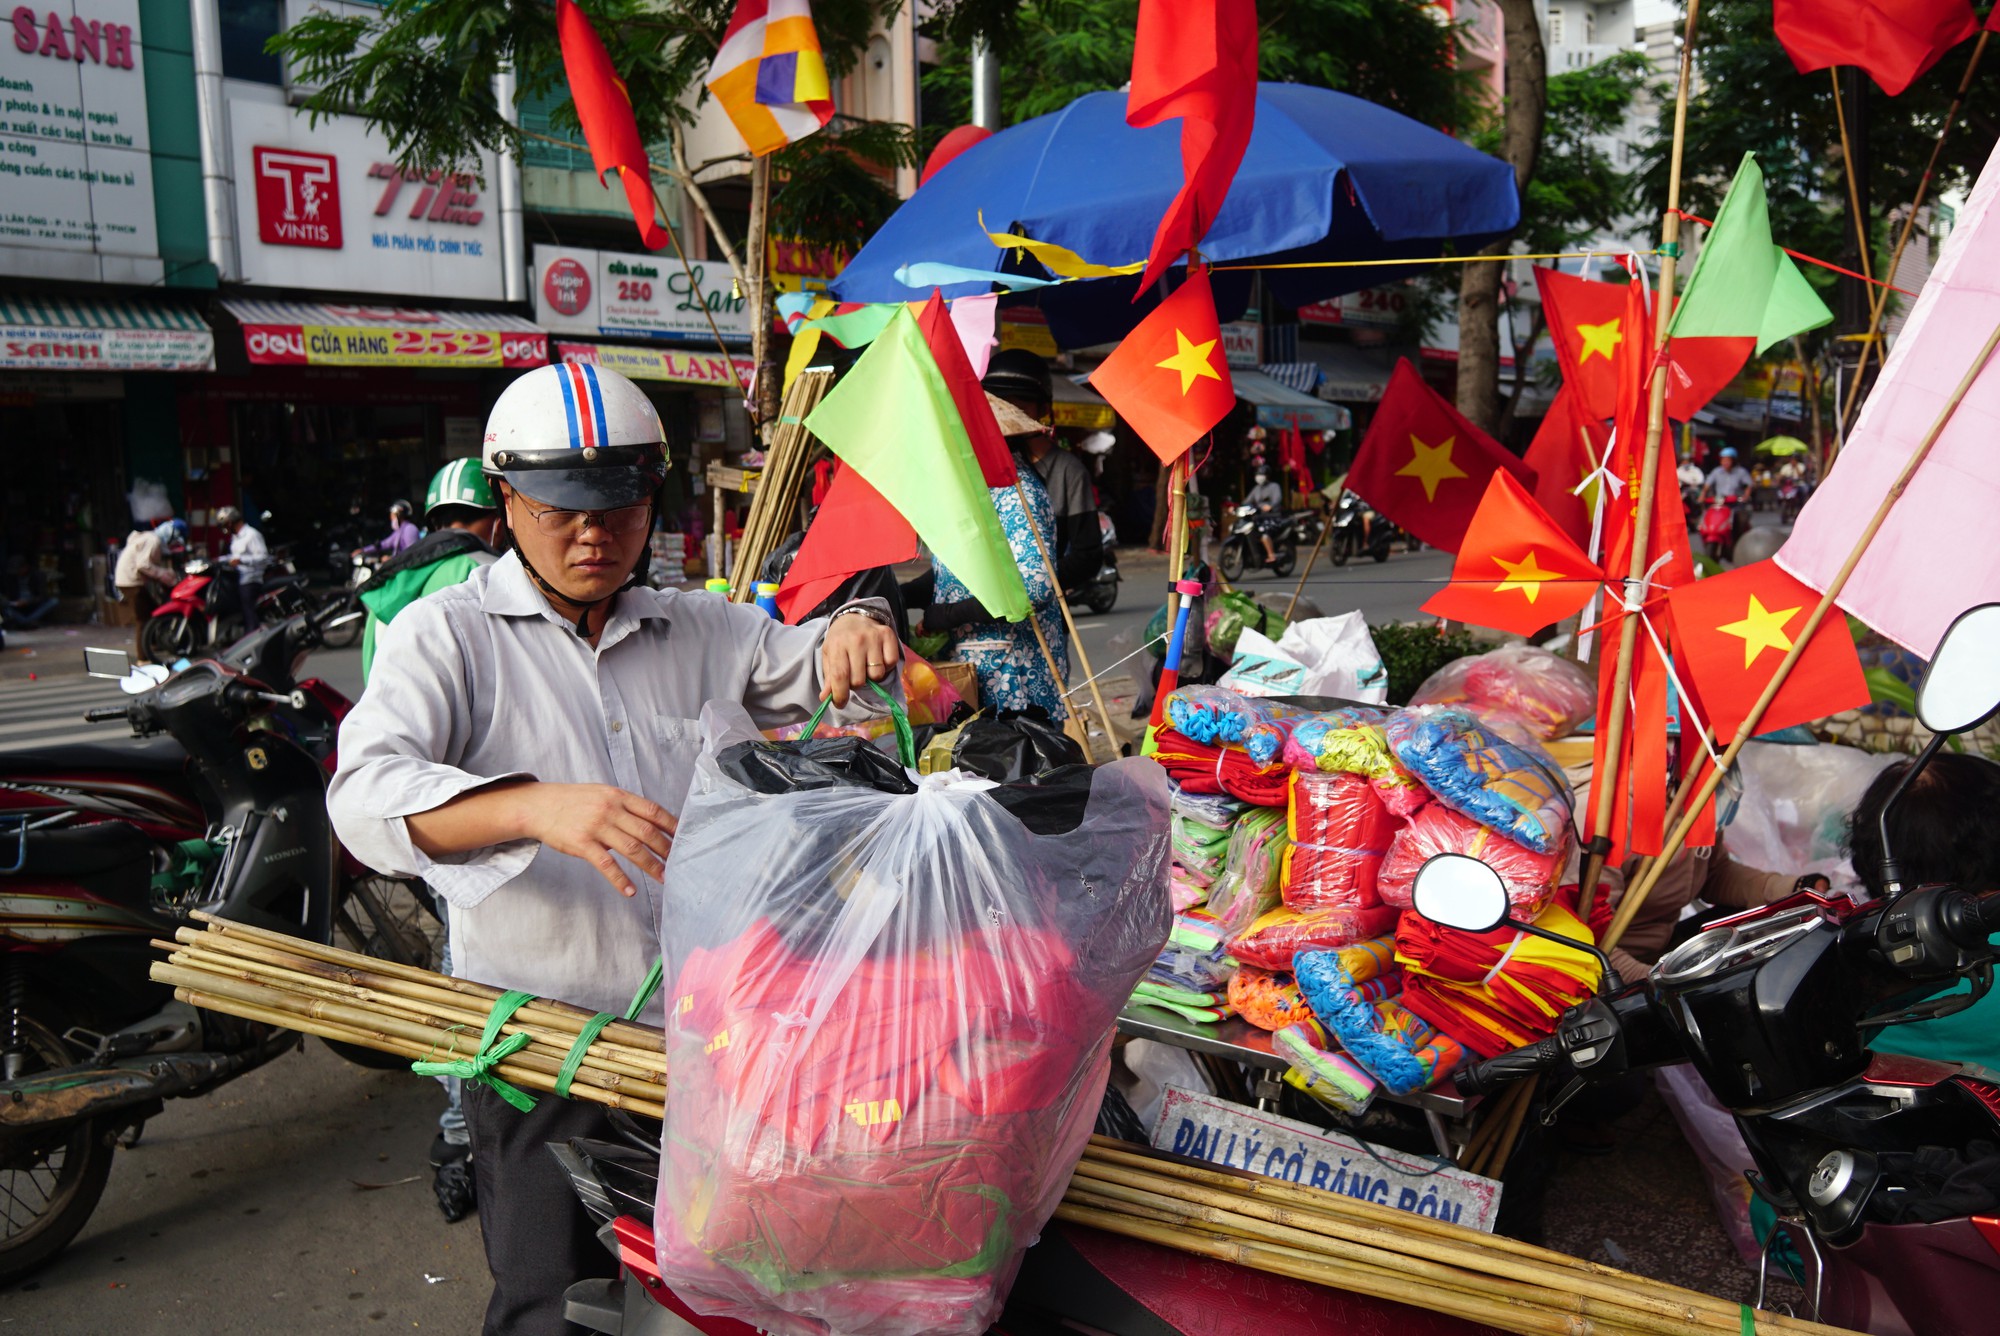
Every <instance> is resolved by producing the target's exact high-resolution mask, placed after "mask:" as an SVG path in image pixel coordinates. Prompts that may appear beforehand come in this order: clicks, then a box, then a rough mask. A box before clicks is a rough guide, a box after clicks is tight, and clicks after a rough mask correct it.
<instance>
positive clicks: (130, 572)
mask: <svg viewBox="0 0 2000 1336" xmlns="http://www.w3.org/2000/svg"><path fill="white" fill-rule="evenodd" d="M185 551H187V525H186V524H184V523H182V522H181V521H180V520H177V519H175V518H174V517H173V516H171V515H169V516H168V517H167V518H166V519H163V520H161V521H160V522H159V523H158V524H155V525H152V526H151V527H145V526H141V527H139V528H136V529H134V530H132V532H131V533H129V534H127V535H126V536H125V546H124V547H122V548H120V549H119V551H118V566H117V569H116V570H114V571H113V572H112V575H111V583H112V584H114V585H116V586H117V588H118V599H119V601H120V602H121V603H123V604H124V605H125V606H126V607H127V608H129V609H130V610H131V613H132V615H133V617H135V618H136V619H137V622H138V629H137V630H136V631H135V632H133V635H134V637H135V640H134V649H133V655H132V662H134V663H145V662H146V623H147V622H148V621H149V620H151V618H152V616H153V609H155V608H157V607H159V606H160V594H161V592H163V590H164V589H171V588H173V586H174V582H175V581H177V580H179V579H180V575H179V574H178V573H177V572H176V571H175V570H174V566H173V559H174V558H175V557H177V556H179V555H180V554H181V553H183V552H185Z"/></svg>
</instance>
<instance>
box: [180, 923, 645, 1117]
mask: <svg viewBox="0 0 2000 1336" xmlns="http://www.w3.org/2000/svg"><path fill="white" fill-rule="evenodd" d="M196 917H197V918H199V919H200V920H201V921H202V922H204V923H206V924H207V925H208V927H207V931H205V932H204V931H201V930H199V929H195V928H181V929H179V930H178V931H177V932H176V933H175V934H174V937H175V940H174V941H172V942H164V941H155V942H154V943H153V945H154V946H156V947H158V948H160V949H161V950H164V951H166V952H168V953H169V954H168V956H167V959H166V960H164V961H158V962H155V963H154V965H153V968H152V976H153V978H154V980H155V981H157V982H159V983H165V984H171V985H173V989H174V996H175V997H176V998H178V999H180V1000H181V1001H183V1002H187V1003H190V1004H192V1005H194V1006H197V1007H205V1008H207V1009H209V1010H211V1011H220V1012H224V1013H227V1014H228V1015H231V1016H240V1017H243V1018H244V1019H245V1020H253V1021H265V1022H268V1023H270V1024H272V1025H277V1026H282V1027H283V1028H285V1029H287V1030H299V1031H302V1032H304V1033H306V1034H313V1035H318V1036H319V1037H320V1038H322V1039H333V1040H338V1041H340V1042H343V1043H348V1044H356V1045H359V1046H361V1047H363V1048H371V1049H375V1050H378V1051H379V1052H383V1053H392V1054H394V1055H396V1056H397V1057H403V1058H409V1059H410V1060H412V1061H428V1062H443V1061H449V1060H452V1059H465V1058H470V1057H472V1056H473V1054H474V1053H475V1052H476V1051H477V1050H478V1048H479V1040H480V1034H481V1032H482V1031H483V1030H484V1029H485V1026H486V1019H487V1016H488V1015H489V1014H490V1013H491V1012H492V1010H493V1004H494V1002H495V1000H496V999H498V998H499V997H500V995H501V990H500V989H498V988H491V987H488V986H487V985H485V984H480V983H473V982H470V981H469V980H465V979H453V978H449V977H447V976H445V975H442V974H433V973H431V972H430V971H429V970H420V969H415V968H412V967H410V966H407V965H398V964H396V963H394V962H392V961H387V960H377V959H376V958H375V957H373V956H363V955H357V954H355V953H354V952H352V951H342V950H339V949H338V948H336V947H330V946H320V945H318V944H317V943H314V942H305V941H300V940H299V939H298V938H296V937H287V936H285V935H283V934H282V933H275V932H268V931H266V930H264V929H262V928H253V927H249V926H246V925H244V924H241V923H231V922H228V921H226V920H223V919H218V918H214V917H212V916H210V915H206V914H198V915H196ZM590 1020H591V1013H590V1012H587V1011H585V1010H583V1009H582V1008H580V1007H574V1006H571V1005H569V1004H568V1003H566V1002H553V1001H549V1000H546V999H543V998H536V999H535V1000H533V1001H531V1002H529V1003H527V1004H526V1005H524V1006H522V1007H521V1008H520V1009H519V1010H517V1011H515V1013H514V1015H513V1019H511V1020H510V1021H508V1022H507V1024H506V1025H505V1026H504V1027H503V1028H502V1029H501V1031H500V1033H499V1034H498V1035H496V1036H494V1040H495V1042H496V1043H497V1042H499V1040H500V1039H501V1038H503V1037H505V1036H507V1035H512V1034H525V1035H527V1036H528V1037H529V1039H528V1043H527V1045H526V1046H525V1047H523V1048H521V1049H520V1050H518V1051H517V1052H515V1053H512V1054H510V1055H509V1056H507V1057H506V1058H504V1059H502V1060H501V1061H500V1062H499V1064H498V1065H497V1066H495V1068H494V1069H493V1070H494V1074H495V1075H497V1076H499V1077H501V1078H502V1079H504V1080H506V1081H509V1082H511V1083H512V1084H514V1085H516V1086H518V1087H520V1088H521V1089H523V1090H528V1091H536V1092H552V1091H554V1089H555V1085H556V1076H557V1074H558V1073H559V1072H560V1071H561V1070H562V1066H563V1061H564V1059H565V1058H566V1057H567V1056H568V1055H569V1052H570V1049H571V1048H572V1047H573V1046H574V1045H575V1043H576V1040H577V1036H578V1035H579V1034H581V1033H582V1031H583V1027H584V1026H585V1025H586V1024H587V1023H589V1022H590ZM569 1097H570V1098H572V1099H581V1100H588V1101H590V1102H591V1103H593V1104H602V1105H605V1106H607V1107H609V1108H614V1109H623V1110H625V1111H627V1112H629V1113H636V1114H644V1115H646V1116H648V1117H652V1118H660V1117H663V1116H665V1112H666V1098H667V1049H666V1040H665V1036H664V1035H663V1034H662V1033H661V1032H660V1031H659V1030H657V1029H654V1028H653V1027H651V1026H648V1025H636V1024H633V1023H631V1022H629V1021H613V1022H611V1023H610V1024H608V1025H606V1026H605V1027H604V1028H603V1030H602V1031H601V1032H600V1033H599V1034H598V1036H597V1038H596V1039H595V1040H593V1041H592V1043H591V1044H590V1047H589V1048H588V1049H586V1050H585V1051H584V1055H583V1060H582V1064H581V1065H580V1066H579V1067H578V1068H577V1070H576V1073H575V1076H574V1078H573V1080H572V1083H571V1085H570V1089H569Z"/></svg>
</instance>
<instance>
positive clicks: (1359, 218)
mask: <svg viewBox="0 0 2000 1336" xmlns="http://www.w3.org/2000/svg"><path fill="white" fill-rule="evenodd" d="M1180 184H1181V158H1180V125H1179V122H1177V121H1170V122H1168V123H1166V124H1164V125H1159V126H1154V127H1152V128H1150V129H1145V130H1135V129H1133V128H1132V127H1130V126H1128V125H1127V124H1125V95H1124V94H1123V93H1110V92H1107V93H1090V94H1087V95H1086V96H1084V97H1080V98H1078V99H1077V100H1076V101H1074V102H1072V103H1070V105H1069V106H1067V107H1065V108H1064V109H1063V110H1061V111H1058V112H1053V113H1051V114H1049V115H1047V116H1038V117H1036V118H1035V119H1034V120H1032V121H1026V122H1024V123H1022V124H1020V125H1017V126H1014V127H1013V128H1012V129H1008V130H1003V131H1001V132H1000V133H999V134H996V135H994V136H993V137H992V138H990V139H987V140H985V141H983V142H982V143H979V144H976V145H974V146H973V147H972V148H970V149H968V150H966V151H965V152H964V153H962V154H960V155H959V156H958V157H957V158H955V159H953V160H952V162H951V163H949V164H948V165H947V166H946V167H945V168H944V169H943V170H942V171H940V172H939V173H938V174H937V175H936V176H934V177H932V178H931V180H930V181H929V182H928V183H927V184H925V185H924V186H923V188H922V189H920V190H918V191H917V193H916V194H914V195H912V196H911V197H910V198H909V199H908V200H907V201H905V202H904V204H903V206H902V207H901V208H899V209H898V210H897V211H896V212H895V213H894V214H893V215H891V217H890V218H889V221H888V222H886V223H884V224H883V225H882V227H881V229H880V230H879V231H878V232H876V234H875V236H874V237H873V238H871V239H870V240H869V242H868V244H867V245H865V246H863V247H862V248H861V251H860V253H859V254H857V255H856V256H855V257H854V258H853V259H852V260H850V261H849V262H848V264H847V266H846V268H844V269H843V270H842V271H841V273H840V275H839V277H838V278H836V279H835V280H834V281H833V283H832V285H831V286H832V289H833V292H834V294H835V295H836V296H838V297H839V298H840V299H841V300H843V301H861V302H883V301H907V300H911V299H913V298H915V297H918V296H920V295H922V294H921V293H920V292H919V291H918V290H917V289H914V288H911V287H908V286H906V285H904V284H903V283H901V282H899V281H898V280H897V278H896V270H897V269H899V268H901V267H902V266H904V265H910V264H916V263H920V262H923V261H937V262H942V263H946V264H954V265H963V266H966V267H969V268H973V269H978V270H982V271H988V270H990V271H993V272H995V273H1012V274H1023V275H1028V276H1032V277H1042V278H1046V277H1048V276H1049V275H1048V274H1047V272H1046V271H1045V270H1044V269H1042V267H1041V266H1040V264H1038V263H1037V262H1036V261H1034V260H1033V259H1031V258H1027V257H1025V256H1018V255H1017V254H1016V253H1015V252H1013V251H1008V250H1002V249H1001V248H999V247H997V246H995V245H994V244H993V243H992V242H991V241H989V240H987V238H986V235H985V233H984V232H983V231H982V230H981V229H980V226H979V220H980V217H981V215H982V214H983V215H984V217H985V220H986V225H987V227H988V228H989V229H991V230H992V231H995V232H1015V233H1020V234H1023V235H1026V236H1029V237H1032V238H1034V239H1035V240H1037V241H1051V242H1054V243H1056V244H1057V245H1060V246H1066V247H1068V248H1069V249H1070V250H1073V251H1075V252H1076V253H1077V254H1079V255H1081V256H1083V257H1084V258H1085V259H1086V260H1090V261H1092V262H1094V263H1097V264H1104V265H1121V264H1127V263H1130V262H1132V261H1136V260H1143V259H1145V257H1146V252H1147V250H1148V249H1149V248H1150V247H1151V245H1152V240H1153V231H1154V229H1155V227H1157V226H1158V224H1159V220H1160V215H1161V214H1162V213H1164V212H1165V211H1166V207H1167V204H1168V202H1169V201H1170V200H1172V198H1173V196H1174V193H1175V191H1177V190H1178V189H1179V188H1180ZM1520 216H1521V205H1520V198H1519V195H1518V194H1517V192H1516V190H1515V187H1514V169H1513V168H1511V167H1509V166H1508V165H1507V164H1506V163H1504V162H1501V161H1500V160H1499V159H1497V158H1493V157H1490V156H1488V155H1487V154H1484V153H1481V152H1479V151H1478V150H1476V149H1473V148H1470V147H1467V146H1466V145H1464V144H1462V143H1460V142H1459V141H1457V140H1456V139H1453V138H1452V137H1451V136H1449V135H1446V134H1442V133H1440V132H1439V131H1437V130H1433V129H1431V128H1430V127H1429V126H1427V125H1423V124H1421V123H1420V122H1417V121H1413V120H1411V119H1410V118H1409V117H1407V116H1403V115H1400V114H1398V113H1397V112H1393V111H1390V110H1389V109H1387V108H1386V107H1380V106H1377V105H1375V104H1374V103H1372V102H1366V101H1363V100H1362V99H1361V98H1358V97H1351V96H1349V95H1348V94H1346V93H1336V92H1333V91H1331V90H1329V89H1325V88H1313V87H1309V86H1307V85H1305V84H1286V83H1265V84H1259V85H1258V91H1257V120H1256V128H1255V129H1254V130H1253V131H1252V133H1251V136H1250V146H1249V149H1248V151H1247V152H1245V154H1244V156H1243V165H1242V166H1241V167H1240V168H1239V169H1238V170H1237V173H1236V180H1235V182H1234V184H1232V186H1231V187H1230V191H1229V197H1228V199H1226V200H1225V201H1223V206H1222V211H1221V213H1220V215H1219V216H1218V217H1217V218H1216V221H1215V226H1214V227H1212V228H1211V229H1210V230H1209V234H1208V236H1207V238H1206V239H1205V240H1204V241H1203V242H1202V247H1201V249H1202V253H1203V255H1204V256H1206V257H1207V259H1208V260H1209V261H1210V263H1212V264H1215V265H1219V266H1220V265H1228V264H1241V263H1247V262H1256V263H1258V264H1260V265H1278V264H1285V263H1296V262H1300V261H1310V260H1374V259H1382V260H1398V259H1413V258H1419V257H1426V256H1435V255H1439V254H1442V253H1443V249H1444V247H1445V245H1446V243H1455V244H1456V245H1458V246H1460V247H1461V248H1463V249H1465V250H1472V249H1476V248H1478V247H1479V246H1483V245H1485V244H1486V243H1487V242H1489V241H1492V240H1494V239H1496V238H1498V237H1501V236H1504V235H1505V234H1506V233H1507V232H1509V231H1511V230H1512V229H1513V227H1514V225H1515V224H1516V223H1517V222H1519V221H1520ZM1410 272H1413V269H1412V267H1410V266H1395V265H1387V266H1383V267H1379V268H1378V267H1374V266H1370V267H1366V268H1346V269H1275V268H1272V269H1267V270H1266V271H1265V277H1266V280H1267V284H1268V287H1269V290H1270V292H1271V294H1272V296H1273V297H1274V298H1275V299H1276V300H1277V301H1279V302H1281V303H1283V304H1284V305H1287V306H1302V305H1306V304H1308V303H1310V302H1315V301H1321V300H1324V299H1325V298H1328V297H1334V296H1338V295H1340V294H1341V293H1345V292H1355V291H1359V290H1360V289H1362V288H1367V287H1373V286H1375V285H1376V284H1379V283H1382V282H1385V281H1387V280H1389V279H1392V278H1395V277H1399V276H1401V275H1403V274H1407V273H1410ZM1137 283H1138V279H1137V278H1136V277H1129V278H1103V279H1091V280H1087V281H1082V282H1075V283H1065V284H1062V285H1060V286H1056V287H1049V288H1043V289H1039V290H1037V291H1036V292H1035V293H1033V294H1023V296H1022V297H1021V298H1019V299H1020V300H1032V301H1034V302H1036V303H1037V304H1039V305H1040V306H1041V308H1042V309H1043V311H1045V312H1046V313H1047V315H1048V317H1049V324H1050V326H1051V332H1052V333H1053V334H1054V335H1055V337H1056V339H1057V341H1058V342H1059V343H1061V344H1063V346H1065V347H1072V348H1074V347H1084V346H1088V345H1090V344H1093V343H1103V342H1108V341H1110V340H1113V339H1116V338H1119V337H1122V336H1123V335H1124V334H1125V333H1126V332H1128V331H1129V330H1130V329H1131V328H1132V326H1133V325H1135V324H1137V323H1138V321H1139V320H1140V319H1141V318H1142V317H1143V316H1144V315H1145V314H1146V313H1147V312H1148V311H1149V310H1151V309H1152V307H1153V306H1154V305H1156V304H1157V301H1158V297H1159V294H1158V293H1157V292H1153V293H1148V294H1146V297H1145V298H1144V299H1143V300H1142V301H1140V302H1138V303H1134V302H1133V301H1132V300H1131V298H1132V294H1133V291H1134V290H1135V288H1136V286H1137ZM1249 287H1250V284H1249V274H1248V273H1247V272H1245V271H1237V272H1234V273H1231V272H1218V273H1217V274H1216V276H1215V294H1216V302H1217V305H1218V307H1219V308H1220V310H1221V315H1222V318H1223V319H1225V320H1228V319H1233V318H1234V317H1235V316H1237V315H1239V314H1241V312H1242V310H1243V308H1244V306H1245V304H1246V301H1247V297H1248V293H1249ZM989 290H990V285H988V284H986V283H983V282H965V283H958V284H954V285H952V286H950V287H947V288H945V290H944V292H945V295H946V296H947V297H957V296H967V295H971V294H975V293H979V292H985V291H989Z"/></svg>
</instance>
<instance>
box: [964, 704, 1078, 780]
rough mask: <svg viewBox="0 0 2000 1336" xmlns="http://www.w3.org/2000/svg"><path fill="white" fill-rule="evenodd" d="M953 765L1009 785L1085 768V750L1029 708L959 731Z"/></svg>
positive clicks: (974, 722)
mask: <svg viewBox="0 0 2000 1336" xmlns="http://www.w3.org/2000/svg"><path fill="white" fill-rule="evenodd" d="M951 763H952V764H953V765H954V766H956V767H957V768H958V769H960V770H964V771H967V772H968V773H970V774H975V775H983V776H985V777H986V778H987V779H990V780H994V781H996V782H997V783H1001V784H1008V783H1012V782H1014V781H1017V780H1023V779H1032V778H1033V777H1034V776H1036V775H1039V774H1042V773H1043V772H1045V771H1049V770H1054V769H1055V768H1056V767H1058V766H1065V765H1082V764H1083V749H1082V748H1081V747H1079V746H1077V745H1076V743H1075V742H1074V741H1073V740H1072V739H1071V738H1070V737H1069V735H1068V734H1066V733H1064V732H1063V731H1062V728H1061V727H1060V726H1059V725H1057V724H1054V723H1051V722H1050V721H1049V717H1048V715H1046V714H1044V713H1043V712H1042V711H1040V710H1036V709H1029V710H1022V711H1020V712H1018V713H1009V714H1003V715H1000V716H997V717H995V718H992V719H975V720H973V721H972V722H971V723H969V724H967V725H966V726H965V727H964V728H961V729H960V730H959V732H958V742H957V743H956V744H955V745H954V746H953V747H952V749H951Z"/></svg>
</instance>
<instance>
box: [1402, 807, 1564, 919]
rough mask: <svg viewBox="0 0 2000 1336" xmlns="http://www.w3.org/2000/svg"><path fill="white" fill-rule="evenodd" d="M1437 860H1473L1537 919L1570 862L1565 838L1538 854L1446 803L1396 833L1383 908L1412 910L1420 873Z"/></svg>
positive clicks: (1519, 909)
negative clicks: (1447, 856) (1437, 857)
mask: <svg viewBox="0 0 2000 1336" xmlns="http://www.w3.org/2000/svg"><path fill="white" fill-rule="evenodd" d="M1437 854H1467V855H1469V856H1471V857H1473V858H1477V859H1478V860H1479V861H1480V862H1482V863H1484V864H1486V865H1487V866H1488V867H1490V868H1492V869H1493V870H1494V871H1495V872H1498V873H1499V874H1500V879H1501V880H1502V881H1504V882H1506V883H1507V903H1508V904H1509V905H1510V906H1511V907H1512V909H1513V912H1514V913H1515V914H1517V915H1519V916H1521V917H1524V918H1533V917H1534V916H1535V915H1536V914H1538V913H1540V912H1541V909H1542V906H1544V905H1546V904H1547V903H1548V902H1549V897H1550V896H1551V895H1553V894H1554V893H1555V888H1556V879H1557V878H1559V877H1560V876H1561V875H1562V872H1563V867H1564V865H1565V864H1567V863H1568V862H1569V838H1568V836H1567V835H1565V836H1564V837H1563V839H1562V841H1561V844H1560V846H1559V847H1558V848H1557V849H1556V851H1555V852H1553V853H1546V854H1538V853H1536V852H1535V851H1534V850H1533V849H1530V848H1528V847H1526V846H1525V845H1522V844H1519V843H1517V842H1516V841H1514V840H1510V839H1508V838H1507V837H1506V836H1505V835H1502V834H1500V832H1498V831H1496V830H1494V829H1492V828H1491V827H1488V826H1482V825H1480V824H1479V823H1478V822H1477V821H1474V820H1473V819H1472V818H1471V817H1469V816H1461V815H1460V814H1458V813H1457V812H1454V811H1452V810H1451V809H1450V808H1449V807H1446V806H1445V805H1444V804H1443V803H1432V804H1431V805H1430V806H1429V807H1426V808H1424V809H1423V810H1422V811H1420V812H1418V813H1417V814H1416V815H1415V816H1413V817H1411V818H1410V820H1409V824H1407V825H1405V826H1404V827H1403V828H1402V829H1401V830H1399V831H1397V832H1396V837H1395V838H1394V839H1393V840H1391V841H1390V842H1389V856H1388V857H1387V858H1384V859H1383V860H1382V870H1381V872H1380V874H1379V875H1378V876H1377V877H1376V880H1375V887H1376V890H1377V891H1378V892H1379V893H1380V895H1381V897H1382V903H1383V904H1387V905H1395V906H1397V907H1399V908H1405V909H1407V908H1408V907H1409V905H1410V903H1411V901H1412V898H1413V895H1414V884H1415V882H1416V877H1417V869H1419V868H1421V867H1422V866H1423V865H1424V864H1425V863H1426V862H1427V861H1428V860H1430V859H1431V858H1432V857H1434V856H1435V855H1437Z"/></svg>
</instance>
